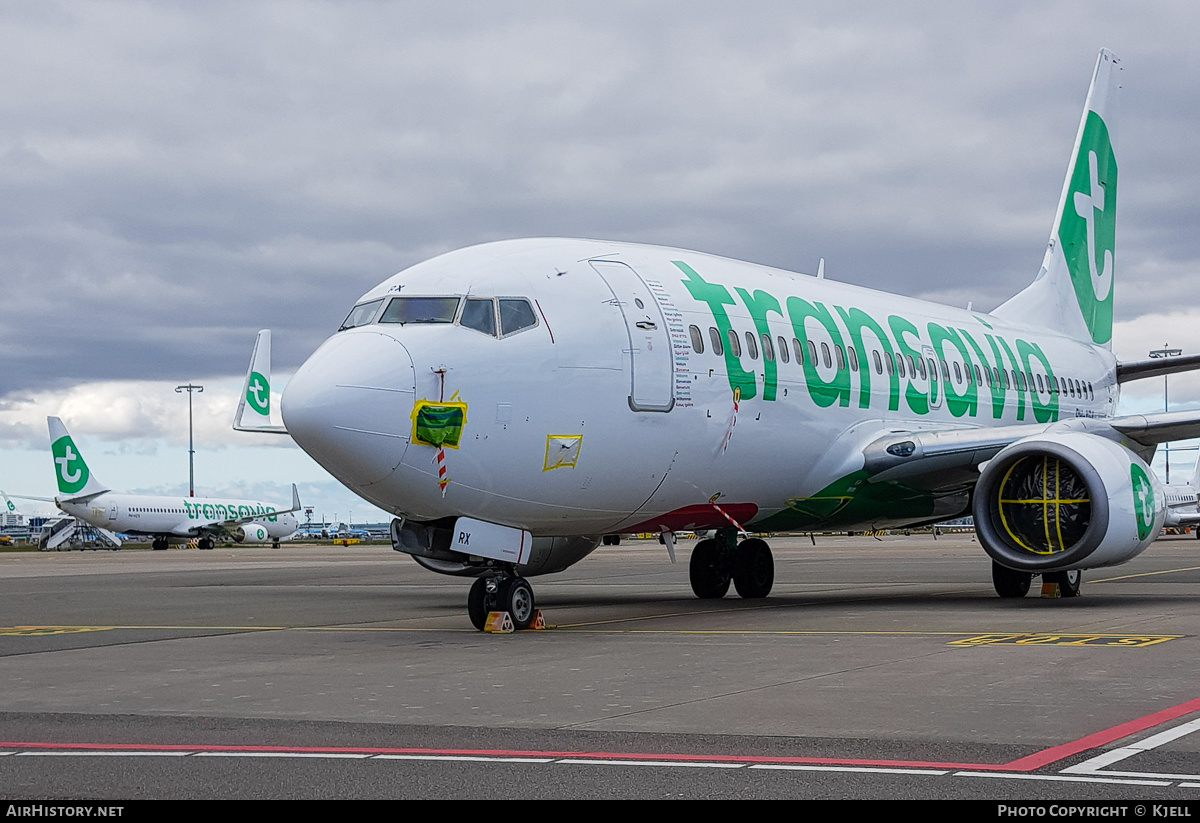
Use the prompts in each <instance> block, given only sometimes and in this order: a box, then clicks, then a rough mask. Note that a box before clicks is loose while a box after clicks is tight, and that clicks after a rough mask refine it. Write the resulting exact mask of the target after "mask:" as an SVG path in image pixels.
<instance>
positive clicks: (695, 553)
mask: <svg viewBox="0 0 1200 823" xmlns="http://www.w3.org/2000/svg"><path fill="white" fill-rule="evenodd" d="M724 554H725V553H724V552H722V551H721V544H720V543H718V542H717V541H716V540H715V539H709V540H701V541H700V542H699V543H697V544H696V548H694V549H692V559H691V560H690V561H689V562H688V578H689V579H690V580H691V582H692V591H693V592H695V594H696V597H699V598H701V599H702V600H716V599H719V598H722V597H724V596H725V593H726V592H727V591H729V578H730V572H731V571H732V569H730V568H729V566H730V563H729V561H728V560H727V558H726V557H725V556H724Z"/></svg>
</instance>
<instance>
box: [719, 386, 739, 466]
mask: <svg viewBox="0 0 1200 823" xmlns="http://www.w3.org/2000/svg"><path fill="white" fill-rule="evenodd" d="M741 399H742V388H741V386H737V387H735V388H734V390H733V414H731V415H730V416H729V423H728V424H726V426H725V437H724V438H723V439H722V441H721V454H724V453H725V450H726V449H728V448H729V441H730V440H731V439H732V438H733V427H734V426H736V425H737V415H738V403H739V402H740V401H741Z"/></svg>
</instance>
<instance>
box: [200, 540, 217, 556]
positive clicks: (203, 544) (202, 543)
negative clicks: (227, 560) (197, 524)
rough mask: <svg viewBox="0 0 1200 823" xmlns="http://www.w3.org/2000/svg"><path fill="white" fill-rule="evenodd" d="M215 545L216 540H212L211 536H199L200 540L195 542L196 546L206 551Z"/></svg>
mask: <svg viewBox="0 0 1200 823" xmlns="http://www.w3.org/2000/svg"><path fill="white" fill-rule="evenodd" d="M215 545H216V541H214V540H213V539H212V538H211V537H201V538H200V540H199V541H198V542H197V548H199V549H200V550H201V551H206V552H207V551H212V548H213V546H215Z"/></svg>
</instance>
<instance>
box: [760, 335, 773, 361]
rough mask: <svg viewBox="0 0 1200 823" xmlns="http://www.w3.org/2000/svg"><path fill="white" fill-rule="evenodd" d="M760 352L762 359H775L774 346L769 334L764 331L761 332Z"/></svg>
mask: <svg viewBox="0 0 1200 823" xmlns="http://www.w3.org/2000/svg"><path fill="white" fill-rule="evenodd" d="M762 353H763V360H774V359H775V347H774V346H773V345H772V344H771V335H769V334H767V333H766V332H763V334H762Z"/></svg>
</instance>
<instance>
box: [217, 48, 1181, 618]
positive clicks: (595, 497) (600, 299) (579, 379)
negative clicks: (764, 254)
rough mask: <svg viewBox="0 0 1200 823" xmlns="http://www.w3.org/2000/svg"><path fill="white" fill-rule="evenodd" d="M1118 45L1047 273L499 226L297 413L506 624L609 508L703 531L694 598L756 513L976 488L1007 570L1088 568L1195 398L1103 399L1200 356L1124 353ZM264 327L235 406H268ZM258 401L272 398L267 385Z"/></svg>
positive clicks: (1070, 584) (897, 514) (1140, 496)
mask: <svg viewBox="0 0 1200 823" xmlns="http://www.w3.org/2000/svg"><path fill="white" fill-rule="evenodd" d="M1118 73H1119V69H1118V66H1117V60H1116V58H1115V57H1114V56H1113V55H1112V54H1111V53H1110V52H1108V51H1102V52H1101V53H1100V56H1099V59H1098V60H1097V63H1096V67H1095V71H1094V73H1093V76H1092V84H1091V88H1090V91H1089V93H1088V96H1087V101H1086V105H1085V109H1084V114H1083V118H1082V120H1081V122H1080V125H1079V131H1078V134H1077V136H1076V139H1075V148H1074V151H1073V154H1072V156H1071V160H1070V164H1069V166H1068V170H1067V177H1066V181H1065V183H1064V185H1063V189H1062V194H1061V196H1060V199H1059V205H1058V211H1057V214H1056V217H1055V219H1054V224H1053V227H1052V232H1051V236H1050V242H1049V245H1048V247H1047V249H1046V253H1045V258H1044V261H1043V263H1042V268H1041V270H1040V271H1039V272H1038V274H1037V277H1036V278H1035V279H1034V281H1033V282H1032V283H1031V284H1030V285H1029V286H1028V287H1027V288H1025V289H1024V290H1023V291H1021V292H1020V293H1018V294H1017V295H1015V296H1014V297H1012V298H1011V299H1009V300H1008V301H1007V302H1005V303H1004V304H1003V305H1001V306H1000V307H999V308H997V309H995V310H994V311H993V312H991V313H990V314H989V313H984V312H979V311H971V310H969V309H968V310H962V309H956V308H951V307H947V306H942V305H936V304H933V303H928V302H923V301H920V300H914V299H909V298H905V297H899V296H895V295H891V294H885V293H881V292H877V291H872V290H870V289H865V288H859V287H857V286H852V285H846V284H842V283H834V282H830V281H829V280H826V279H824V278H823V277H821V276H820V275H818V276H817V277H811V276H805V275H800V274H794V273H790V272H786V271H780V270H777V269H771V268H766V267H764V266H758V265H753V264H751V263H743V262H738V261H734V260H728V259H724V258H720V257H714V256H712V255H709V254H703V253H700V252H694V251H684V250H680V249H673V248H662V247H657V246H646V245H634V244H629V243H613V242H603V241H595V240H572V239H528V240H512V241H506V242H497V243H488V244H485V245H481V246H475V247H472V248H467V249H462V250H459V251H455V252H451V253H449V254H444V255H442V256H440V257H436V258H434V259H432V260H429V261H426V262H424V263H420V264H418V265H416V266H413V267H411V268H409V269H406V270H404V271H402V272H400V273H399V274H396V275H394V276H393V277H390V278H389V279H387V280H385V281H384V282H383V283H381V284H379V285H378V286H376V287H375V288H373V289H371V290H370V291H369V292H367V293H366V294H365V295H363V296H362V297H361V298H360V299H359V300H358V301H357V302H356V303H355V305H354V307H353V308H352V309H351V311H350V313H349V315H348V316H347V317H346V320H345V322H344V323H342V326H341V328H339V329H338V330H337V332H336V333H335V334H333V336H331V337H330V338H329V339H328V340H326V341H325V342H324V343H323V344H322V345H321V347H320V348H319V349H318V350H317V351H316V352H315V353H314V354H313V355H312V356H311V357H310V358H309V359H308V361H307V362H306V363H304V365H303V366H301V368H300V369H299V371H297V372H296V374H295V376H294V377H293V378H292V379H291V381H290V382H289V384H288V385H287V387H286V390H285V391H284V393H283V397H282V404H281V405H282V416H283V421H284V424H285V427H286V430H287V431H288V432H289V433H290V434H291V436H292V437H293V438H294V439H295V441H296V442H297V443H298V444H299V445H300V446H301V448H303V449H304V450H305V451H306V452H308V453H309V454H310V455H311V456H312V457H313V458H314V459H316V460H317V462H319V463H320V464H321V465H323V466H324V467H325V468H326V469H328V470H329V471H330V472H331V473H332V474H333V475H334V476H335V477H337V478H338V479H339V480H340V481H341V482H342V483H344V484H345V485H346V486H347V487H349V488H350V489H352V490H353V491H355V492H356V493H358V494H359V495H360V496H362V497H363V498H365V499H367V500H368V501H370V502H371V503H373V504H375V505H376V506H379V507H380V508H383V509H386V510H388V511H391V512H393V513H394V514H395V515H396V519H395V520H393V522H392V543H393V547H394V548H395V549H396V550H397V551H401V552H406V553H408V554H410V555H412V556H413V557H414V558H415V559H416V561H417V562H418V563H420V564H421V565H423V566H425V567H426V568H428V569H431V570H433V571H437V572H442V573H445V574H457V575H468V576H476V577H477V578H478V580H477V581H476V582H475V584H474V585H473V586H472V587H471V592H470V595H469V596H468V603H467V606H468V612H469V614H470V616H471V619H472V622H473V623H474V624H475V625H476V627H481V626H482V624H483V620H484V616H485V615H486V614H487V612H488V611H490V610H492V609H496V610H500V611H508V612H510V613H511V615H512V617H513V620H514V622H515V623H516V625H517V626H519V627H520V626H524V625H527V624H528V622H529V621H530V620H531V619H532V617H533V614H534V608H533V607H534V598H533V591H532V589H531V588H530V586H529V584H528V582H527V581H526V580H525V578H526V577H529V576H533V575H538V574H547V573H551V572H556V571H560V570H562V569H565V568H567V567H568V566H570V565H571V564H573V563H576V562H578V561H579V560H581V559H583V558H584V557H585V556H586V555H587V554H588V553H589V552H591V551H592V550H593V549H595V548H596V546H597V545H598V544H599V542H600V539H601V537H602V536H603V535H608V534H621V533H634V532H649V531H653V532H660V533H662V534H663V536H664V538H666V542H667V545H668V550H670V551H671V552H672V556H673V552H674V548H673V547H674V541H673V534H674V533H675V532H677V531H682V530H696V529H715V530H716V536H715V537H713V538H710V539H704V540H701V541H700V542H699V543H698V544H697V545H696V546H695V548H694V549H693V551H692V554H691V561H690V577H691V584H692V588H693V590H694V591H695V593H696V595H697V596H699V597H705V598H716V597H722V596H724V595H725V593H726V592H727V590H728V588H729V585H730V582H731V581H732V583H733V585H734V586H735V587H736V589H737V592H738V594H740V595H741V596H742V597H764V596H766V595H767V594H768V593H769V592H770V591H771V587H772V584H773V581H774V562H773V559H772V555H771V550H770V548H769V547H768V545H767V543H766V542H764V541H763V540H761V539H759V538H756V537H748V538H747V539H742V540H740V541H739V532H741V531H750V532H769V531H811V530H835V529H836V530H842V529H854V530H859V529H886V528H896V527H903V526H913V525H917V524H923V523H933V522H936V521H940V520H944V519H947V518H952V517H957V516H960V515H964V514H967V513H971V514H973V515H974V519H975V526H976V529H977V533H978V536H979V540H980V543H981V544H982V546H983V548H984V549H985V550H986V552H987V553H988V555H989V556H990V557H991V559H992V578H993V583H994V586H995V589H996V591H997V593H998V594H1000V596H1002V597H1020V596H1023V595H1024V594H1025V593H1026V592H1027V591H1028V590H1029V587H1030V582H1031V580H1032V578H1033V577H1034V576H1036V575H1041V576H1042V577H1043V579H1044V580H1047V581H1051V582H1056V583H1058V585H1059V590H1060V592H1061V594H1062V595H1064V596H1074V595H1075V594H1077V593H1078V591H1079V584H1080V570H1082V569H1089V568H1095V567H1100V566H1110V565H1115V564H1118V563H1123V562H1125V561H1127V560H1129V559H1130V558H1132V557H1134V556H1136V555H1137V554H1138V553H1140V552H1141V551H1142V550H1143V549H1145V548H1146V547H1147V546H1148V545H1149V544H1150V543H1151V541H1153V540H1154V538H1155V537H1156V536H1157V535H1158V533H1159V530H1160V529H1161V527H1162V525H1163V521H1164V518H1165V516H1166V501H1165V498H1164V492H1163V488H1162V486H1161V484H1160V483H1159V482H1158V480H1157V479H1156V478H1155V477H1154V475H1153V473H1152V472H1151V471H1150V470H1149V468H1148V466H1147V461H1148V460H1150V459H1151V457H1152V456H1153V453H1154V450H1155V447H1156V445H1157V444H1159V443H1162V442H1166V441H1169V440H1175V439H1182V438H1185V437H1193V436H1197V435H1200V412H1194V411H1192V412H1173V413H1162V414H1152V415H1133V416H1122V417H1116V416H1114V409H1115V407H1116V403H1117V397H1118V394H1119V390H1120V385H1121V383H1123V382H1125V381H1128V380H1133V379H1136V378H1142V377H1151V376H1155V375H1162V374H1166V373H1169V372H1175V371H1184V370H1187V369H1195V368H1200V356H1193V357H1182V358H1173V359H1172V361H1171V362H1164V361H1158V360H1154V361H1145V362H1133V363H1121V362H1118V361H1117V359H1116V358H1115V357H1114V356H1113V354H1112V351H1111V338H1112V323H1113V275H1114V270H1113V267H1114V250H1115V244H1114V237H1115V226H1116V205H1117V162H1116V155H1115V152H1114V148H1113V141H1112V133H1111V130H1112V129H1113V126H1114V123H1113V118H1112V113H1113V112H1114V111H1115V102H1116V101H1115V96H1116V93H1117V88H1118V84H1117V76H1118ZM269 339H270V338H269V333H267V332H263V333H260V337H259V341H258V344H257V345H256V349H255V354H254V356H253V357H252V358H251V364H250V373H249V374H248V375H247V382H246V387H245V391H244V397H245V400H244V402H243V403H242V407H241V408H240V409H239V413H238V416H237V418H236V419H235V423H234V425H235V428H239V429H246V430H252V431H258V430H272V429H273V430H280V429H281V428H282V427H279V426H272V425H271V422H270V415H269V412H270V409H269V405H270V404H269V379H270V367H269V363H268V362H267V358H266V357H264V354H263V353H264V351H266V350H267V349H268V347H269ZM264 398H266V399H265V400H264Z"/></svg>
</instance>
